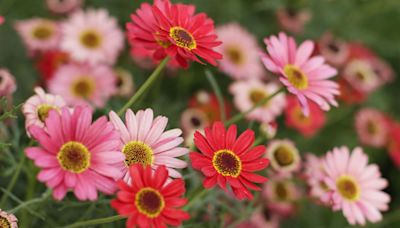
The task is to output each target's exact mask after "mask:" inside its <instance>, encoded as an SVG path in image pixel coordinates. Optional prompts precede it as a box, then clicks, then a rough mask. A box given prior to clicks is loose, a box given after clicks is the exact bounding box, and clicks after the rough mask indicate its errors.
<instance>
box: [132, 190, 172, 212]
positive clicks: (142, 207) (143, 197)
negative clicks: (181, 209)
mask: <svg viewBox="0 0 400 228" xmlns="http://www.w3.org/2000/svg"><path fill="white" fill-rule="evenodd" d="M135 205H136V208H137V210H138V211H139V212H140V213H142V214H144V215H146V216H147V217H149V218H156V217H158V215H159V214H160V213H161V211H162V210H163V209H164V207H165V202H164V197H163V196H162V195H161V194H160V192H159V191H157V190H156V189H153V188H150V187H146V188H142V189H140V191H139V192H137V193H136V196H135Z"/></svg>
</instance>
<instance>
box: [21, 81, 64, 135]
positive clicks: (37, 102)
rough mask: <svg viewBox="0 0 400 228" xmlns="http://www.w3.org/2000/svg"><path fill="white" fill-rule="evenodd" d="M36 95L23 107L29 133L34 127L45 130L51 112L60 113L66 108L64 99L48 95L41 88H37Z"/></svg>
mask: <svg viewBox="0 0 400 228" xmlns="http://www.w3.org/2000/svg"><path fill="white" fill-rule="evenodd" d="M35 93H36V94H35V95H33V96H31V97H30V98H29V99H28V100H26V102H25V103H24V105H23V106H22V113H23V114H24V115H25V128H26V130H27V131H28V129H29V127H30V126H32V125H35V126H38V127H40V128H44V129H45V121H46V119H47V117H48V116H49V112H50V110H56V111H58V112H60V111H61V108H63V107H65V106H66V105H65V102H64V99H63V98H62V97H60V96H58V95H53V94H49V93H46V92H45V91H44V90H43V89H42V88H40V87H36V88H35Z"/></svg>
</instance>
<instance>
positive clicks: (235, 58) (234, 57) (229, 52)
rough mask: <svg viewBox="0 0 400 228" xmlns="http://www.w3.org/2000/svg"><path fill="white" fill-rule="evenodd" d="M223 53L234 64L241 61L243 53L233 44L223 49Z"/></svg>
mask: <svg viewBox="0 0 400 228" xmlns="http://www.w3.org/2000/svg"><path fill="white" fill-rule="evenodd" d="M225 55H226V57H227V58H228V59H229V61H230V62H232V63H233V64H235V65H240V64H242V63H243V54H242V52H241V50H240V49H239V48H237V47H235V46H230V47H227V48H226V49H225Z"/></svg>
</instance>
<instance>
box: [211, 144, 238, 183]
mask: <svg viewBox="0 0 400 228" xmlns="http://www.w3.org/2000/svg"><path fill="white" fill-rule="evenodd" d="M212 164H213V166H214V168H215V170H217V172H218V173H219V174H221V175H222V176H230V177H238V176H239V175H240V172H241V171H242V161H241V160H240V158H239V157H238V156H237V155H236V154H235V153H234V152H233V151H230V150H219V151H217V152H215V154H214V156H213V159H212Z"/></svg>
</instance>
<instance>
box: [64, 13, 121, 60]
mask: <svg viewBox="0 0 400 228" xmlns="http://www.w3.org/2000/svg"><path fill="white" fill-rule="evenodd" d="M62 32H63V39H62V41H61V49H62V50H63V51H65V52H67V53H68V54H69V55H70V56H71V58H72V59H74V60H76V61H79V62H87V63H89V64H98V63H107V64H113V63H114V62H115V61H116V59H117V58H118V55H119V53H120V52H121V50H122V48H123V47H124V36H123V33H122V30H121V29H120V28H119V27H118V23H117V20H116V19H115V18H113V17H111V16H110V15H109V14H108V12H107V11H106V10H104V9H99V10H94V9H89V10H87V11H85V12H84V11H78V12H76V13H73V14H72V15H71V16H70V17H69V19H68V20H67V21H66V22H64V24H63V25H62Z"/></svg>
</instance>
